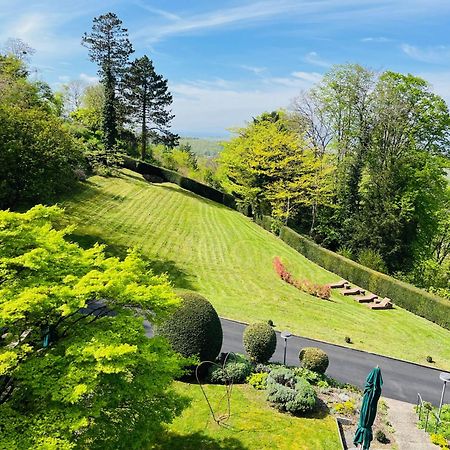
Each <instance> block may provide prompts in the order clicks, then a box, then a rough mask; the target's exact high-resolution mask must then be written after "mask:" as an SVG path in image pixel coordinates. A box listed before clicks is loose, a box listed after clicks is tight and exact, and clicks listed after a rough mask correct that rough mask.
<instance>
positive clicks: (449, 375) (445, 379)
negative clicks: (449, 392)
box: [438, 372, 450, 419]
mask: <svg viewBox="0 0 450 450" xmlns="http://www.w3.org/2000/svg"><path fill="white" fill-rule="evenodd" d="M439 378H440V379H441V380H442V381H443V382H444V385H443V386H442V394H441V401H440V402H439V412H438V418H439V419H440V418H441V409H442V404H443V403H444V395H445V386H446V385H447V383H448V382H450V373H445V372H441V373H440V375H439Z"/></svg>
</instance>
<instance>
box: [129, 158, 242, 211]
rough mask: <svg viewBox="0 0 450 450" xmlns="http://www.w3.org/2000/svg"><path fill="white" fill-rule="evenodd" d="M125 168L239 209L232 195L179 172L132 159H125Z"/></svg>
mask: <svg viewBox="0 0 450 450" xmlns="http://www.w3.org/2000/svg"><path fill="white" fill-rule="evenodd" d="M123 167H125V168H126V169H129V170H132V171H133V172H137V173H140V174H141V175H154V176H157V177H159V178H162V179H163V180H164V181H168V182H170V183H174V184H178V186H180V187H182V188H183V189H186V190H188V191H191V192H193V193H194V194H197V195H200V196H201V197H204V198H208V199H209V200H213V201H215V202H217V203H221V204H222V205H225V206H228V207H229V208H232V209H238V208H237V205H236V201H235V199H234V197H233V196H232V195H229V194H225V193H224V192H221V191H219V190H217V189H214V188H212V187H211V186H207V185H205V184H202V183H199V182H198V181H195V180H192V179H191V178H187V177H183V176H182V175H180V174H179V173H178V172H174V171H173V170H168V169H164V168H163V167H159V166H154V165H153V164H149V163H146V162H143V161H138V160H136V159H132V158H125V159H124V162H123Z"/></svg>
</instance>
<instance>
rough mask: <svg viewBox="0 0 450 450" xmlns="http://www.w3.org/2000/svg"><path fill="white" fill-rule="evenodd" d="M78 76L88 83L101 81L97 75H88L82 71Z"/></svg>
mask: <svg viewBox="0 0 450 450" xmlns="http://www.w3.org/2000/svg"><path fill="white" fill-rule="evenodd" d="M78 78H79V79H80V80H81V81H84V82H85V83H87V84H95V83H98V82H99V78H98V77H97V76H95V75H94V76H93V75H88V74H86V73H80V76H79V77H78Z"/></svg>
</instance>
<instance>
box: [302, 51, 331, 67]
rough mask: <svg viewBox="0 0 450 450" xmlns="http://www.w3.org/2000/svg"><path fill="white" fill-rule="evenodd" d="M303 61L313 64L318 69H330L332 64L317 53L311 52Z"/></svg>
mask: <svg viewBox="0 0 450 450" xmlns="http://www.w3.org/2000/svg"><path fill="white" fill-rule="evenodd" d="M303 61H305V62H306V63H308V64H312V65H313V66H318V67H330V66H331V63H330V62H328V61H325V60H324V59H323V58H321V57H320V56H319V54H318V53H317V52H309V53H307V54H306V55H305V56H304V57H303Z"/></svg>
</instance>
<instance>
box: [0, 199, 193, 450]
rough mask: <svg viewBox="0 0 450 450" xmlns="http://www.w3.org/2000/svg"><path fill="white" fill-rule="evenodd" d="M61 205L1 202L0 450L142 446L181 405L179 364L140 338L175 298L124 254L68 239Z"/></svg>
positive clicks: (132, 255) (156, 342)
mask: <svg viewBox="0 0 450 450" xmlns="http://www.w3.org/2000/svg"><path fill="white" fill-rule="evenodd" d="M61 221H62V211H61V210H60V209H58V208H57V207H43V206H37V207H35V208H33V209H31V210H29V211H28V212H26V213H23V214H19V213H13V212H9V211H0V329H1V330H2V338H1V340H0V448H7V449H10V450H16V449H17V450H22V449H25V448H35V449H44V448H45V449H55V450H56V449H58V450H60V449H72V448H90V449H97V448H98V449H125V448H136V449H141V448H146V447H147V446H149V445H150V444H151V443H152V442H153V440H154V439H155V437H156V436H157V434H158V433H160V432H161V426H162V423H163V422H170V421H171V420H172V419H173V418H174V416H175V415H177V414H178V413H179V412H180V411H181V409H182V407H183V405H184V404H185V402H184V401H183V399H182V398H180V397H179V396H178V395H177V394H175V393H174V392H173V391H171V389H170V385H171V382H172V380H173V377H174V376H178V375H180V373H181V369H180V367H181V364H182V363H183V362H184V361H181V360H180V357H179V356H177V355H176V354H174V353H173V351H172V350H171V349H170V348H169V345H168V344H167V342H165V341H164V340H163V339H162V338H152V339H149V338H147V337H146V336H145V330H144V326H143V317H145V318H147V319H148V320H150V321H151V322H153V323H158V322H159V321H160V320H161V319H163V318H165V317H166V316H167V314H169V313H170V311H171V310H172V308H173V307H175V306H176V305H177V304H178V299H177V297H176V295H175V294H174V292H173V290H172V289H171V286H170V283H169V281H168V279H167V278H166V277H165V276H155V275H154V274H153V273H152V272H151V271H149V270H148V267H147V265H146V263H145V262H144V261H143V260H142V259H141V258H140V256H139V255H138V254H137V253H136V252H134V251H130V252H129V253H128V256H127V257H126V258H125V259H123V260H120V259H118V258H114V257H109V258H108V257H106V256H105V254H104V252H103V247H102V246H98V245H96V246H94V247H93V248H89V249H86V250H84V249H82V248H81V247H79V246H78V245H77V244H74V243H71V242H70V241H69V240H68V239H67V235H68V233H71V232H72V231H73V228H72V227H66V228H64V227H61Z"/></svg>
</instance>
